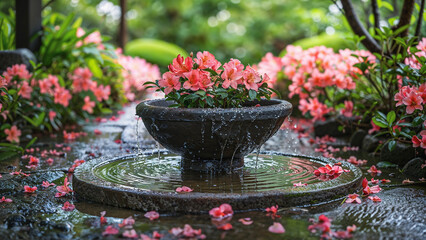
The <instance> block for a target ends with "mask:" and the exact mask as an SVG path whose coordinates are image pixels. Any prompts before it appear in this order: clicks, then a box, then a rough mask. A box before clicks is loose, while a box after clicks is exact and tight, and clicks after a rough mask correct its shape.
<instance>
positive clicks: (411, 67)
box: [361, 38, 426, 150]
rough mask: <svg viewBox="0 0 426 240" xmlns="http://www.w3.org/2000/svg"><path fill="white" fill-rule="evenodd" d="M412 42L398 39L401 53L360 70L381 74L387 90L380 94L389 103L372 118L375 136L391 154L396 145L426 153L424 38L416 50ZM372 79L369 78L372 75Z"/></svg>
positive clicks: (425, 61) (383, 58)
mask: <svg viewBox="0 0 426 240" xmlns="http://www.w3.org/2000/svg"><path fill="white" fill-rule="evenodd" d="M414 43H415V39H411V40H408V39H405V40H404V39H399V38H398V39H397V42H396V43H394V44H395V45H396V46H398V47H399V48H400V52H399V53H396V54H393V55H392V56H391V57H390V58H385V57H382V59H381V61H380V68H379V66H376V67H375V66H370V65H368V66H361V69H365V71H369V72H371V73H374V72H376V74H381V76H383V77H384V78H382V79H383V81H385V80H386V82H385V83H384V84H383V85H381V86H379V87H381V88H384V89H385V90H386V89H387V90H388V91H382V92H381V93H380V94H384V95H386V96H385V97H384V98H385V99H388V101H387V102H386V103H383V104H384V105H385V106H386V107H384V108H382V109H380V110H379V111H377V113H376V114H375V116H374V118H373V123H374V125H375V126H376V129H375V130H376V131H377V132H378V134H377V136H380V135H381V136H385V137H386V138H387V142H389V144H388V147H389V149H390V150H392V149H393V148H394V147H395V144H396V142H406V143H410V142H412V144H413V147H421V148H423V149H426V136H425V135H426V130H425V129H426V122H425V121H426V114H425V113H426V109H425V104H426V64H425V63H426V38H423V39H422V40H421V41H420V42H419V43H418V44H417V45H416V46H413V45H414ZM371 75H372V74H371Z"/></svg>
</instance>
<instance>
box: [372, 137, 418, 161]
mask: <svg viewBox="0 0 426 240" xmlns="http://www.w3.org/2000/svg"><path fill="white" fill-rule="evenodd" d="M388 145H389V143H386V144H385V145H384V146H383V148H382V151H381V152H380V161H388V162H391V163H395V164H398V166H400V167H403V166H404V165H405V164H406V163H407V162H408V161H410V160H411V159H413V158H414V157H415V149H414V148H413V147H412V146H411V145H407V144H404V143H399V142H398V143H396V144H395V148H394V149H393V150H392V151H389V148H388Z"/></svg>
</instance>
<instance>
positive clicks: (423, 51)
mask: <svg viewBox="0 0 426 240" xmlns="http://www.w3.org/2000/svg"><path fill="white" fill-rule="evenodd" d="M417 49H418V50H420V51H418V52H416V53H414V55H416V56H417V57H425V58H426V38H423V39H422V40H421V41H420V42H419V44H418V45H417ZM405 64H407V65H410V67H412V68H416V69H420V68H422V64H421V63H419V61H418V60H417V58H416V57H415V56H411V57H409V58H406V59H405Z"/></svg>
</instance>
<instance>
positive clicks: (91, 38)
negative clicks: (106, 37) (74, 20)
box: [75, 28, 105, 50]
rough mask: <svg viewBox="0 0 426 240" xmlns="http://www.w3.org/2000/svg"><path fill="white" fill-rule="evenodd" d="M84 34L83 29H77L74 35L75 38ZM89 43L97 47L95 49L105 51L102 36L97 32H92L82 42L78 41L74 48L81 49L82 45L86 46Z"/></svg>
mask: <svg viewBox="0 0 426 240" xmlns="http://www.w3.org/2000/svg"><path fill="white" fill-rule="evenodd" d="M85 34H86V31H84V29H83V28H78V29H77V32H76V35H77V37H79V38H80V37H83V36H84V35H85ZM89 43H94V44H96V45H97V48H98V49H100V50H103V49H105V46H104V45H103V44H102V36H101V33H100V32H99V31H95V32H92V33H91V34H89V35H87V36H86V37H85V38H84V39H83V40H82V41H78V42H77V43H76V44H75V46H76V47H81V46H83V45H87V44H89Z"/></svg>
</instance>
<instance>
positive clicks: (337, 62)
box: [257, 45, 375, 120]
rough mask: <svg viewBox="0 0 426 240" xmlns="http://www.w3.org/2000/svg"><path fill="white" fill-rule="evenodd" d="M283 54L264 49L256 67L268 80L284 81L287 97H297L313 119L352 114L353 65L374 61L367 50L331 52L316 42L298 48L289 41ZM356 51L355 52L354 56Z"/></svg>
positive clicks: (355, 75)
mask: <svg viewBox="0 0 426 240" xmlns="http://www.w3.org/2000/svg"><path fill="white" fill-rule="evenodd" d="M286 51H287V54H285V55H284V57H282V58H279V57H274V56H273V55H272V54H270V53H268V54H266V56H265V57H264V58H262V61H261V62H260V63H259V64H258V66H257V68H258V70H259V72H261V73H267V74H268V75H270V76H271V83H273V84H275V85H277V84H279V82H280V81H288V84H286V87H288V91H287V92H288V97H289V98H293V97H297V98H298V99H299V101H298V102H299V110H300V111H301V112H302V114H303V115H305V114H309V116H310V117H311V118H313V120H324V119H325V116H327V115H328V114H335V113H341V114H342V115H345V116H347V117H351V116H352V115H353V109H354V107H353V101H352V98H353V96H352V95H351V93H352V92H353V91H354V90H355V89H356V83H357V82H358V81H359V78H360V74H361V71H360V70H359V69H358V68H357V67H356V66H354V65H355V64H357V63H360V62H368V63H374V61H375V57H374V56H373V55H372V54H370V53H369V52H367V51H363V50H357V51H352V50H349V49H345V50H340V51H339V52H338V53H334V52H333V49H331V48H326V47H324V46H318V47H313V48H309V49H306V50H302V48H301V47H297V46H292V45H289V46H287V48H286ZM355 55H358V56H355Z"/></svg>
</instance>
